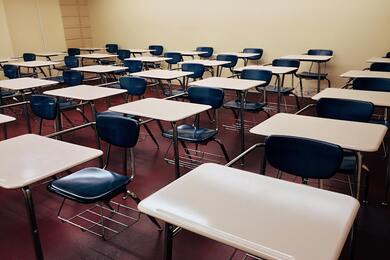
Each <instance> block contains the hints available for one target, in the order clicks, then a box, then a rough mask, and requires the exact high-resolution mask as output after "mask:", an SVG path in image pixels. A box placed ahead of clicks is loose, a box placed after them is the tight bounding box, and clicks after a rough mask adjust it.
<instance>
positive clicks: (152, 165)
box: [0, 98, 390, 259]
mask: <svg viewBox="0 0 390 260" xmlns="http://www.w3.org/2000/svg"><path fill="white" fill-rule="evenodd" d="M119 102H123V101H122V100H121V99H120V98H116V99H113V100H112V104H117V103H119ZM106 107H107V104H105V103H103V102H100V103H99V104H98V108H99V110H104V109H105V108H106ZM16 112H17V113H18V121H17V122H16V123H12V124H10V125H9V127H8V129H9V131H8V133H9V137H13V136H17V135H20V134H24V133H26V127H25V123H24V120H23V118H22V117H21V116H20V111H19V110H17V111H16ZM7 114H9V115H13V114H12V113H11V112H9V113H7ZM70 115H71V117H72V118H73V119H75V121H76V122H81V118H80V117H79V116H78V115H77V114H76V113H72V112H71V113H70ZM204 118H205V119H206V116H205V117H204ZM232 118H233V117H232V113H231V112H230V111H227V110H221V117H220V119H221V120H220V121H221V122H223V123H232V122H233V120H232ZM247 119H250V120H252V119H255V120H256V121H257V122H260V121H262V120H264V119H265V116H264V115H262V114H259V115H254V116H252V115H249V116H247ZM207 121H208V120H204V122H203V123H205V124H207ZM165 125H166V124H165ZM51 126H52V124H51V122H46V123H45V133H50V132H51V131H52V127H51ZM150 126H151V128H152V131H153V132H154V133H155V136H156V137H157V138H158V141H159V143H160V149H156V147H155V145H154V143H153V142H152V141H151V139H150V138H149V137H146V138H145V139H144V140H141V141H140V142H139V143H138V145H137V147H136V178H135V180H134V182H133V183H131V184H130V187H129V188H130V189H131V190H132V191H134V192H135V193H137V194H138V196H139V197H141V198H145V197H146V196H148V195H149V194H151V193H153V192H155V191H157V190H158V189H160V188H161V187H163V186H165V185H167V184H168V183H170V182H171V181H172V180H173V179H174V169H173V166H172V165H169V164H167V163H166V162H165V161H164V160H163V158H164V155H165V153H166V149H167V147H168V145H169V142H168V141H167V140H166V139H164V138H162V137H161V135H160V134H159V132H158V128H157V125H156V123H155V122H152V123H150ZM166 126H167V125H166ZM37 128H38V121H37V120H33V129H34V130H33V131H34V133H37V131H38V130H37ZM220 129H221V131H220V139H221V140H223V142H224V143H225V145H226V147H227V150H228V153H229V155H230V157H231V158H234V157H235V156H236V155H237V154H238V153H239V142H238V140H239V139H238V133H237V132H232V131H228V130H225V129H223V127H222V126H220ZM142 132H144V130H142ZM141 139H143V138H141ZM64 140H65V141H69V142H74V143H77V144H82V145H86V146H91V147H95V142H94V136H93V132H92V130H91V129H84V130H81V131H78V132H75V133H72V134H68V135H66V136H65V137H64ZM261 140H262V139H261V138H260V137H257V136H253V135H250V134H246V146H247V147H249V146H250V145H252V144H254V143H256V142H259V141H261ZM26 149H28V147H26ZM201 149H207V151H208V152H213V153H217V154H219V155H221V152H220V150H219V148H218V147H217V145H216V144H213V143H210V144H209V145H208V146H207V148H206V147H204V146H202V147H201ZM53 152H55V151H53ZM169 155H172V151H170V153H169ZM260 158H262V157H261V155H260V154H251V155H250V156H248V157H247V162H246V165H245V167H243V169H246V170H249V171H257V169H258V164H259V160H260ZM365 158H366V163H367V165H368V166H369V168H370V169H371V171H372V178H371V186H370V193H369V204H368V205H362V207H361V210H360V212H359V216H358V235H357V245H356V252H355V255H356V259H390V252H389V245H390V208H389V207H383V206H380V202H381V201H382V199H383V181H384V174H385V170H386V168H385V165H386V162H385V161H384V159H383V158H382V157H381V153H380V152H378V153H376V154H369V155H367V156H366V157H365ZM48 160H50V158H48ZM42 163H45V162H42ZM222 163H223V161H222ZM97 165H98V162H97V160H94V161H92V162H89V163H87V164H84V165H82V166H80V167H78V168H82V167H85V166H97ZM236 167H238V166H237V165H236ZM110 169H111V170H115V171H118V172H122V153H121V151H120V150H119V149H114V150H113V153H112V161H111V166H110ZM182 172H185V170H182ZM268 172H269V173H270V174H273V171H272V170H271V169H268ZM15 174H16V173H15ZM284 178H286V179H290V180H293V178H292V177H291V176H284ZM314 185H315V184H314ZM329 189H332V190H336V191H339V192H344V193H346V192H347V191H348V190H347V186H346V185H345V184H342V183H341V184H340V183H334V182H332V183H331V187H329ZM33 196H34V203H35V211H36V215H37V219H38V226H39V230H40V236H41V241H42V247H43V251H44V256H45V258H46V259H161V258H162V241H163V239H162V238H163V233H162V232H158V231H157V229H156V228H155V226H154V225H153V224H152V223H151V222H150V221H149V220H148V219H147V218H146V217H145V216H142V217H141V219H140V221H139V222H138V223H136V224H134V225H133V226H131V227H130V228H128V229H127V230H125V231H124V232H123V233H121V234H119V235H117V236H116V237H114V238H113V239H111V240H109V241H103V240H102V239H100V238H98V237H95V236H93V235H91V234H89V233H86V232H81V231H80V230H79V229H77V228H75V227H73V226H70V225H68V224H64V223H61V221H59V220H58V219H57V218H56V214H57V210H58V208H59V206H60V202H61V200H60V198H59V197H56V196H55V195H53V194H51V193H49V192H48V191H47V190H46V186H45V185H38V186H36V187H34V188H33ZM118 199H119V200H120V198H118ZM127 203H128V204H129V205H131V204H133V203H132V202H131V201H130V200H128V201H127ZM0 205H1V207H2V208H1V211H0V259H33V258H34V251H33V247H32V240H31V235H30V230H29V223H28V222H27V217H26V211H25V207H24V201H23V197H22V193H21V191H20V190H5V189H0ZM67 206H68V207H67V209H66V210H65V213H68V214H71V213H74V212H76V210H77V209H79V206H78V205H77V206H76V205H75V204H74V203H72V202H68V203H67ZM226 206H227V207H228V206H229V205H228V203H227V204H226ZM231 210H240V209H231ZM286 217H288V216H286ZM237 221H239V220H237ZM318 224H319V225H321V223H318ZM291 243H294V237H293V236H292V237H291ZM346 249H347V248H345V249H344V251H343V253H342V257H341V259H348V258H347V255H348V254H347V250H346ZM232 253H233V248H231V247H229V246H226V245H223V244H220V243H218V242H215V241H212V240H209V239H207V238H204V237H201V236H198V235H196V234H193V233H190V232H187V231H182V232H181V233H179V234H178V235H177V236H176V237H175V239H174V259H229V257H230V256H231V254H232ZM242 258H243V253H242V252H240V253H239V254H237V255H236V256H235V257H234V259H242Z"/></svg>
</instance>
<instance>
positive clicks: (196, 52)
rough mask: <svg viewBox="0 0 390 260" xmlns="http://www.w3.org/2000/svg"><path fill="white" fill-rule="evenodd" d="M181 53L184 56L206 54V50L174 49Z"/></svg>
mask: <svg viewBox="0 0 390 260" xmlns="http://www.w3.org/2000/svg"><path fill="white" fill-rule="evenodd" d="M174 52H178V53H180V54H181V55H182V56H196V55H201V54H206V53H207V52H206V51H174Z"/></svg>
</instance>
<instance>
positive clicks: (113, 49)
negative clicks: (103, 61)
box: [106, 43, 119, 54]
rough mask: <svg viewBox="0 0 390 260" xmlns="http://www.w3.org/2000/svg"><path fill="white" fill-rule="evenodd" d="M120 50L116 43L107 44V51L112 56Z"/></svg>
mask: <svg viewBox="0 0 390 260" xmlns="http://www.w3.org/2000/svg"><path fill="white" fill-rule="evenodd" d="M118 49H119V46H118V44H116V43H107V44H106V51H107V52H108V53H111V54H117V52H118Z"/></svg>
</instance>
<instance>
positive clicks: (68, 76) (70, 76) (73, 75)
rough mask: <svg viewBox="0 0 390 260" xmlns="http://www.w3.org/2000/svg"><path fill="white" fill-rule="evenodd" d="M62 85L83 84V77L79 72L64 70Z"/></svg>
mask: <svg viewBox="0 0 390 260" xmlns="http://www.w3.org/2000/svg"><path fill="white" fill-rule="evenodd" d="M63 78H64V84H66V85H69V86H77V85H81V84H82V83H83V79H84V76H83V74H82V73H81V72H80V71H75V70H66V71H64V73H63Z"/></svg>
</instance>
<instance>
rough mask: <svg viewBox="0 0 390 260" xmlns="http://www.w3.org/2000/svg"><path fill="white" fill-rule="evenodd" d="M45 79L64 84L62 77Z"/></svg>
mask: <svg viewBox="0 0 390 260" xmlns="http://www.w3.org/2000/svg"><path fill="white" fill-rule="evenodd" d="M46 79H48V80H54V81H57V82H59V83H64V77H62V76H55V77H48V78H46Z"/></svg>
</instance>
